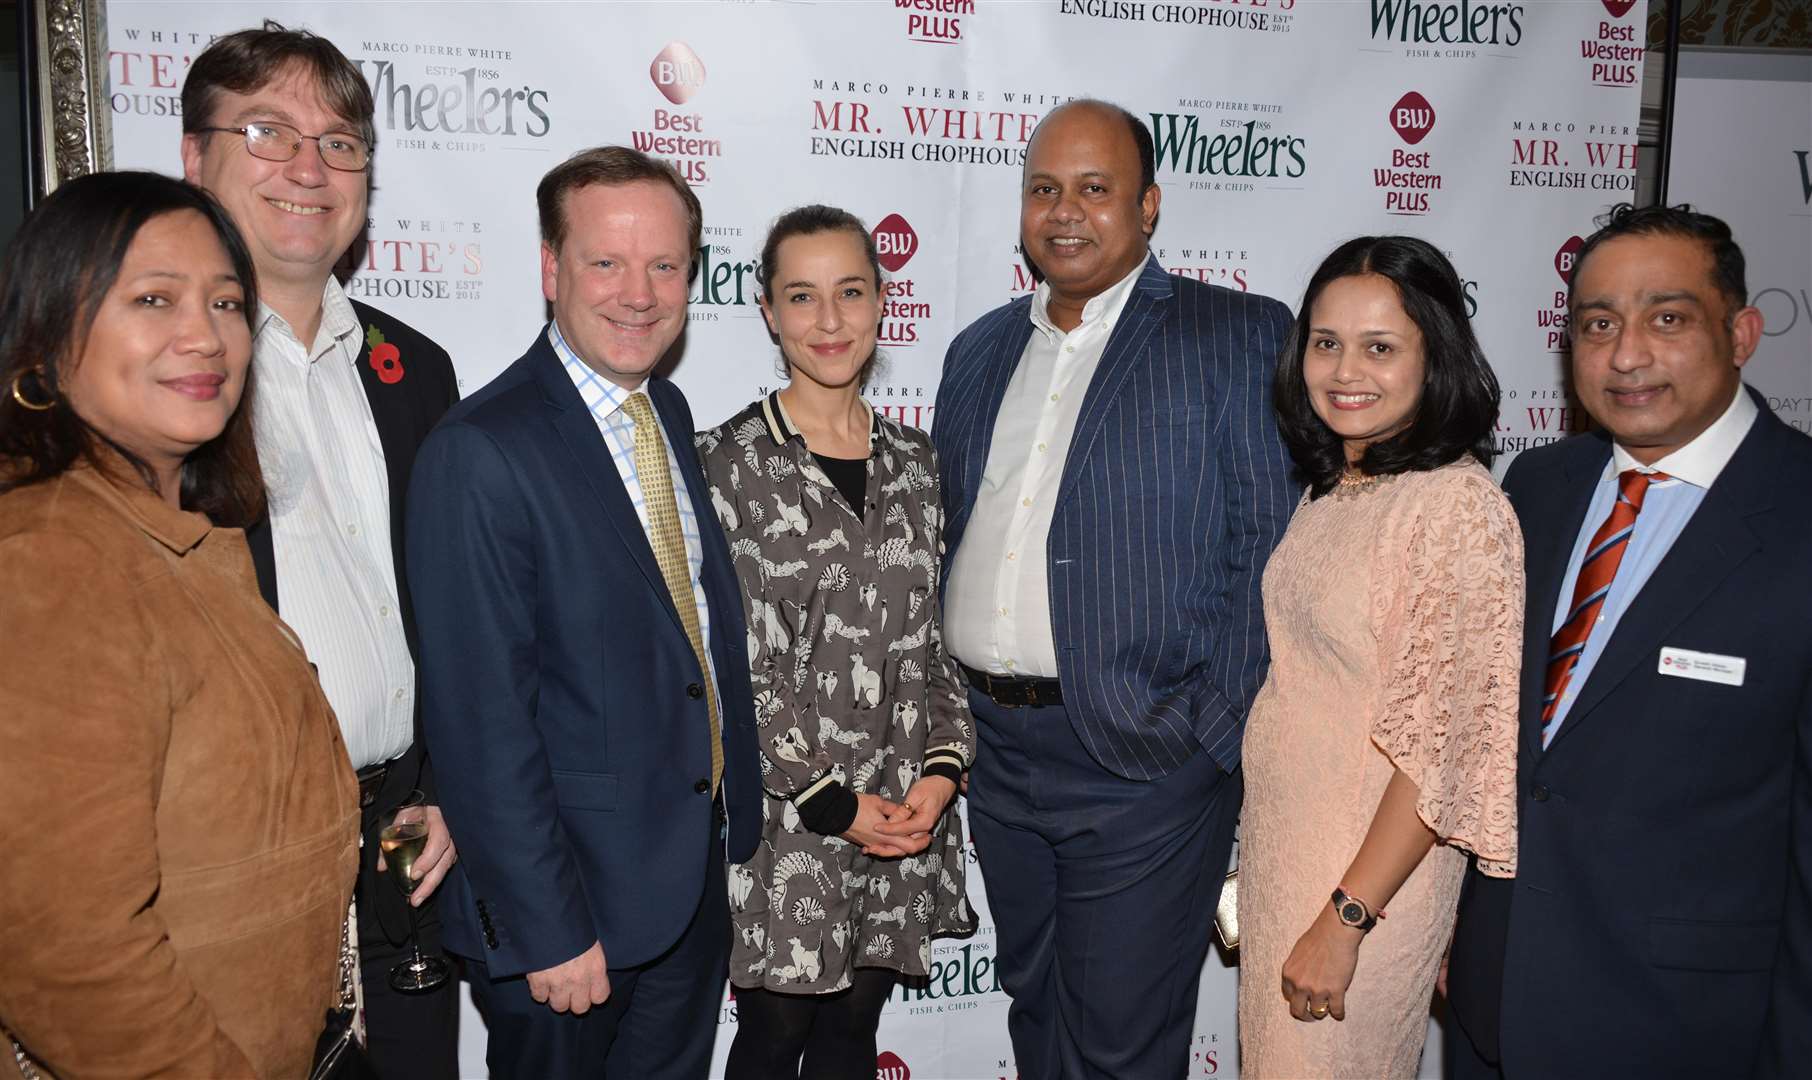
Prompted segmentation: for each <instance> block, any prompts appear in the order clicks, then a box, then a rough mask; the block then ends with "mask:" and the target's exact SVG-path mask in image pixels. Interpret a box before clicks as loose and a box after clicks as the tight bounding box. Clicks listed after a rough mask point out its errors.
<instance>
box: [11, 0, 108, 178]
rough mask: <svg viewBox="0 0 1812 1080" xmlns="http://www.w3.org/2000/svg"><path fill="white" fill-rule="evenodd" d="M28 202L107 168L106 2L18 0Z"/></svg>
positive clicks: (103, 0)
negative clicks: (22, 20) (23, 23)
mask: <svg viewBox="0 0 1812 1080" xmlns="http://www.w3.org/2000/svg"><path fill="white" fill-rule="evenodd" d="M24 3H25V5H26V6H27V9H28V18H29V20H30V22H29V26H28V28H27V36H26V39H25V40H24V41H23V42H21V45H22V50H21V51H22V52H23V53H24V56H23V58H22V59H23V61H24V63H25V65H26V66H27V69H28V70H29V71H30V73H31V77H30V82H29V88H28V92H29V95H30V101H29V105H30V108H29V112H28V115H29V118H30V119H29V125H30V130H29V131H27V132H26V138H27V140H28V141H29V142H30V154H31V161H32V178H31V179H32V187H33V192H32V195H33V201H34V202H35V201H36V200H37V199H39V198H42V197H43V196H45V195H48V194H50V193H51V192H52V191H55V190H56V189H57V186H58V185H59V184H61V183H63V182H65V181H68V180H73V179H75V178H76V177H78V176H86V175H87V174H89V173H92V172H102V171H105V170H107V169H111V168H112V167H113V124H112V112H111V110H110V109H109V107H108V98H107V9H106V4H105V0H24Z"/></svg>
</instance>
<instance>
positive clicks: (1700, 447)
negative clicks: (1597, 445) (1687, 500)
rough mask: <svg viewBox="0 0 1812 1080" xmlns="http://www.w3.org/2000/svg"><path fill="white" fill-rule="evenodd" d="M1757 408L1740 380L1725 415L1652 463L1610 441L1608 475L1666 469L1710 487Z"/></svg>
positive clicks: (1731, 454)
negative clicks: (1640, 460) (1635, 456)
mask: <svg viewBox="0 0 1812 1080" xmlns="http://www.w3.org/2000/svg"><path fill="white" fill-rule="evenodd" d="M1756 414H1757V409H1756V407H1755V402H1754V401H1753V400H1752V399H1751V398H1750V397H1749V389H1748V387H1745V386H1744V385H1743V384H1742V383H1741V382H1739V383H1737V391H1736V400H1735V401H1732V402H1731V403H1730V407H1729V408H1728V409H1725V410H1724V415H1722V416H1720V417H1718V418H1717V419H1716V420H1713V421H1712V422H1711V426H1710V427H1708V428H1706V429H1705V430H1704V431H1701V432H1699V434H1698V436H1697V437H1696V438H1694V439H1693V440H1692V441H1691V442H1689V443H1687V444H1686V445H1685V446H1682V447H1680V449H1678V450H1675V451H1674V452H1673V453H1671V454H1669V455H1667V456H1666V457H1664V458H1662V459H1661V460H1659V461H1657V462H1655V463H1654V464H1653V465H1643V464H1642V463H1640V462H1638V461H1637V460H1636V459H1635V458H1634V457H1632V456H1631V455H1630V452H1629V451H1628V450H1625V449H1624V448H1623V447H1622V446H1621V445H1619V444H1617V443H1612V444H1611V460H1610V463H1609V464H1608V465H1606V466H1605V468H1606V469H1607V470H1608V473H1607V475H1611V476H1615V475H1617V474H1619V473H1623V472H1626V471H1628V470H1630V469H1635V470H1637V471H1639V472H1663V473H1666V474H1667V475H1669V476H1671V477H1673V478H1674V479H1676V480H1684V481H1685V482H1686V483H1688V484H1691V485H1692V486H1693V487H1698V488H1709V487H1710V486H1711V485H1712V483H1713V482H1714V481H1716V480H1717V478H1718V474H1719V473H1721V472H1723V471H1724V466H1726V465H1728V464H1730V459H1731V457H1732V456H1734V455H1735V454H1736V452H1737V447H1738V446H1740V445H1742V442H1743V436H1745V435H1747V434H1749V427H1750V425H1751V424H1753V423H1755V418H1756Z"/></svg>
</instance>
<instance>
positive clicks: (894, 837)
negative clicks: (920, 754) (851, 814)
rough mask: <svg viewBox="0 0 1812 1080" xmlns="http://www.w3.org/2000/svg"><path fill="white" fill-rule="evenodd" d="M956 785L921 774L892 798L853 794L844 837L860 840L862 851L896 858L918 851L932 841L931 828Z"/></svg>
mask: <svg viewBox="0 0 1812 1080" xmlns="http://www.w3.org/2000/svg"><path fill="white" fill-rule="evenodd" d="M955 797H956V785H955V784H954V783H951V782H950V781H949V780H948V779H946V778H944V777H942V776H922V777H920V778H919V779H918V780H917V781H916V782H915V783H914V784H913V785H912V789H911V790H910V791H908V792H906V798H905V799H904V800H902V801H900V802H897V803H896V802H892V801H890V800H887V799H883V798H881V797H880V796H879V795H862V794H858V795H857V796H856V820H855V823H854V824H853V825H851V826H850V827H849V830H848V831H847V832H845V833H844V834H843V839H845V840H848V841H849V842H850V843H852V844H859V845H861V848H862V853H863V854H864V855H872V856H875V857H876V858H882V859H899V858H905V857H906V856H908V855H917V854H918V853H919V852H921V851H924V850H925V848H926V847H927V846H929V845H930V843H931V829H932V827H933V826H935V825H936V824H937V822H938V818H940V817H943V816H944V810H945V809H946V808H948V807H949V805H950V800H951V799H953V798H955Z"/></svg>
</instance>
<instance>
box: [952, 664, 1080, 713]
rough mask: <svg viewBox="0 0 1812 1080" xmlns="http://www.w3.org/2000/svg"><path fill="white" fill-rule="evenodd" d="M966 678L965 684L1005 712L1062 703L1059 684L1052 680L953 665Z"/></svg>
mask: <svg viewBox="0 0 1812 1080" xmlns="http://www.w3.org/2000/svg"><path fill="white" fill-rule="evenodd" d="M956 666H957V667H960V668H962V669H963V674H964V675H966V676H968V677H969V685H970V686H973V687H974V688H975V689H977V690H980V691H981V692H982V693H984V694H986V695H988V696H989V697H991V698H993V699H994V704H996V705H1001V706H1004V707H1006V708H1009V709H1025V708H1032V709H1042V708H1044V707H1045V706H1046V705H1061V704H1063V684H1062V683H1061V682H1059V681H1058V680H1056V679H1034V678H1010V677H1008V676H1006V675H990V674H989V673H987V672H985V671H977V670H975V669H974V668H972V667H970V666H969V665H968V664H964V663H960V662H959V663H958V664H957V665H956Z"/></svg>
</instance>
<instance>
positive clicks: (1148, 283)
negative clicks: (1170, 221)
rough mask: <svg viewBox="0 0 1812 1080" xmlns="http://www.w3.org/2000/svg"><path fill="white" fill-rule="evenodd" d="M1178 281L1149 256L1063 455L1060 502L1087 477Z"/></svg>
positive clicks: (1059, 485) (1090, 386) (1117, 324)
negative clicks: (1110, 415)
mask: <svg viewBox="0 0 1812 1080" xmlns="http://www.w3.org/2000/svg"><path fill="white" fill-rule="evenodd" d="M1174 289H1175V285H1174V284H1173V283H1172V282H1171V280H1170V275H1169V274H1167V273H1165V271H1164V268H1163V267H1161V266H1159V265H1158V260H1157V259H1156V258H1152V257H1149V256H1148V257H1147V258H1146V261H1145V269H1144V271H1143V272H1141V273H1140V274H1139V278H1138V280H1137V281H1135V282H1134V283H1133V291H1132V295H1131V296H1128V297H1127V298H1126V307H1125V308H1124V309H1122V310H1121V312H1120V318H1119V320H1118V321H1117V322H1116V323H1115V324H1114V332H1113V335H1112V336H1111V337H1109V338H1108V340H1107V349H1106V351H1104V352H1103V353H1102V354H1101V362H1100V363H1099V364H1097V365H1096V366H1095V374H1094V377H1093V378H1092V379H1090V380H1089V384H1088V393H1087V395H1086V396H1084V397H1083V399H1082V411H1081V413H1080V414H1079V415H1078V416H1077V417H1076V431H1075V434H1074V435H1072V436H1071V437H1070V449H1069V454H1068V455H1067V456H1066V457H1065V458H1064V460H1063V479H1062V480H1061V481H1060V482H1059V484H1058V486H1057V505H1058V506H1062V505H1063V504H1064V502H1065V501H1066V500H1067V499H1068V498H1069V497H1070V495H1071V494H1072V493H1073V492H1074V491H1075V490H1076V484H1077V483H1078V482H1079V481H1080V479H1081V477H1082V470H1083V468H1084V466H1085V465H1086V463H1087V461H1088V455H1089V451H1090V450H1091V449H1092V448H1093V447H1094V445H1095V440H1096V439H1097V438H1099V437H1100V435H1101V428H1102V426H1103V425H1105V424H1106V423H1107V417H1108V413H1109V412H1110V411H1111V409H1112V408H1113V404H1114V399H1115V398H1116V397H1118V396H1119V394H1120V390H1121V388H1122V387H1124V386H1125V385H1126V382H1127V380H1128V379H1129V378H1131V377H1132V373H1133V369H1134V368H1135V367H1136V366H1137V365H1138V363H1139V361H1140V360H1141V359H1142V358H1143V356H1144V352H1145V346H1146V343H1147V342H1148V341H1150V340H1151V335H1152V333H1153V332H1154V331H1155V330H1156V329H1157V327H1158V324H1159V322H1161V321H1162V320H1163V317H1164V308H1163V303H1164V301H1166V300H1168V299H1170V296H1171V293H1172V291H1173V290H1174Z"/></svg>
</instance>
